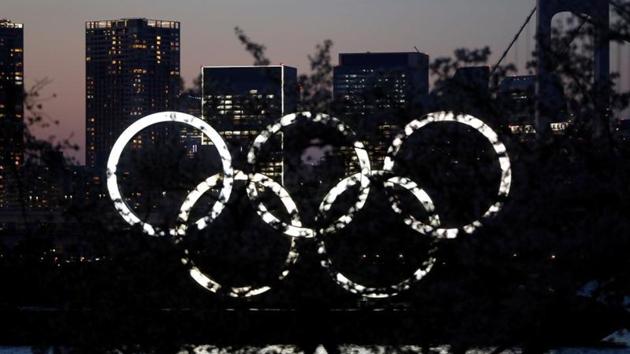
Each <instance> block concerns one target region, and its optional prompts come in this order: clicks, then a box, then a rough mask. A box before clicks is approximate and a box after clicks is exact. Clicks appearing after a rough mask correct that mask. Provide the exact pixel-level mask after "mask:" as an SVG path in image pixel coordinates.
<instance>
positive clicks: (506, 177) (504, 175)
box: [383, 112, 512, 239]
mask: <svg viewBox="0 0 630 354" xmlns="http://www.w3.org/2000/svg"><path fill="white" fill-rule="evenodd" d="M444 122H454V123H459V124H464V125H467V126H469V127H471V128H473V129H475V130H476V131H478V132H479V133H480V134H481V135H483V136H484V137H485V138H486V139H488V141H489V142H490V143H491V144H492V148H493V149H494V152H495V153H496V154H497V157H498V159H499V166H500V168H501V181H500V183H499V188H498V191H497V196H496V198H497V201H496V202H495V203H494V204H492V205H491V206H490V207H489V208H488V210H486V212H485V213H484V214H483V215H482V216H481V218H480V219H479V220H475V221H473V222H471V223H469V224H466V225H463V226H460V227H455V228H433V227H431V226H430V225H426V224H424V223H422V222H421V221H418V220H415V218H413V217H412V216H408V217H407V219H406V220H407V223H408V224H409V225H410V226H411V227H412V228H414V229H415V230H417V231H419V232H430V233H432V234H433V235H434V236H436V237H439V238H447V239H454V238H456V237H457V236H458V234H459V233H460V231H462V232H464V233H466V234H472V233H473V232H475V230H477V229H478V228H480V227H481V226H483V222H484V221H486V220H487V219H489V218H491V217H493V216H494V215H496V214H498V213H499V211H501V208H502V207H503V200H504V199H506V198H507V196H508V195H509V194H510V187H511V186H512V167H511V163H510V157H509V155H508V153H507V148H506V147H505V145H504V144H503V143H502V142H501V141H500V140H499V136H498V135H497V133H495V132H494V131H493V130H492V128H490V127H489V126H488V125H486V124H485V123H484V122H483V121H481V120H480V119H478V118H475V117H473V116H471V115H466V114H457V115H456V114H454V113H450V112H437V113H431V114H429V115H427V116H426V118H424V119H422V120H414V121H412V122H411V123H409V124H407V126H406V127H405V128H404V129H403V131H402V132H401V133H400V134H398V136H396V137H395V138H394V141H393V142H392V145H391V146H390V147H389V149H388V150H387V156H386V157H385V162H384V163H383V170H385V171H387V172H392V170H393V169H394V159H395V158H396V155H397V154H398V153H399V152H400V149H401V147H402V145H403V144H404V143H405V141H406V139H407V138H409V137H410V136H411V135H412V134H413V133H415V132H416V131H418V130H420V129H422V128H424V127H426V126H427V125H429V124H437V123H444ZM395 208H397V209H398V206H397V205H396V204H395Z"/></svg>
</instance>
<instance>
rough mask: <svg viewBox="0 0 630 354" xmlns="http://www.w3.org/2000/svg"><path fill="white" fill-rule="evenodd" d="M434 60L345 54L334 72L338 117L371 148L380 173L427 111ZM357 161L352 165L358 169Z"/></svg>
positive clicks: (408, 55)
mask: <svg viewBox="0 0 630 354" xmlns="http://www.w3.org/2000/svg"><path fill="white" fill-rule="evenodd" d="M428 75H429V57H428V56H427V55H425V54H422V53H411V52H410V53H342V54H339V65H338V66H336V67H335V68H334V71H333V97H334V107H335V108H334V109H335V113H336V115H338V116H339V117H340V118H342V119H344V120H345V121H347V122H350V123H351V124H352V125H353V126H354V127H356V129H357V130H358V133H359V135H360V136H361V138H362V139H363V140H365V142H366V144H367V149H368V153H369V155H370V160H371V162H372V167H373V168H374V169H380V168H382V164H383V160H384V157H385V155H386V153H387V148H388V147H389V145H390V144H391V141H392V139H393V137H394V136H395V134H396V133H398V131H399V130H400V129H401V128H402V127H404V125H405V124H406V123H408V122H409V121H411V120H413V119H414V118H418V116H419V115H420V114H421V113H422V111H423V108H422V102H423V99H424V98H426V96H427V95H428V91H429V76H428ZM356 167H357V164H356V163H352V165H351V166H348V169H349V170H350V171H355V170H356Z"/></svg>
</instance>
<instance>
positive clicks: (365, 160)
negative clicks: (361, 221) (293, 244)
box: [247, 112, 371, 238]
mask: <svg viewBox="0 0 630 354" xmlns="http://www.w3.org/2000/svg"><path fill="white" fill-rule="evenodd" d="M299 117H305V118H306V119H308V120H310V121H311V122H314V123H321V124H324V125H327V126H331V127H333V128H336V129H337V131H338V132H340V133H341V134H342V135H343V136H344V137H346V138H351V139H354V137H355V134H354V132H353V131H352V130H351V129H350V128H348V127H347V126H346V125H345V124H343V123H342V122H340V121H339V120H338V119H337V118H334V117H331V116H329V115H326V114H315V115H313V114H311V113H310V112H301V113H293V114H289V115H286V116H284V117H282V118H281V119H280V120H279V121H278V122H276V123H275V124H272V125H270V126H268V127H267V129H266V130H264V131H262V132H261V133H260V135H258V136H257V137H256V139H255V140H254V143H253V144H252V147H251V149H250V150H249V152H248V153H247V162H248V164H249V165H250V168H251V171H253V170H254V169H255V164H256V155H257V154H258V153H259V152H260V151H261V149H262V147H263V145H264V144H265V143H267V141H268V140H269V139H270V138H271V136H273V135H274V134H276V133H278V132H280V131H281V130H282V129H283V128H286V127H288V126H291V125H293V124H295V123H297V122H298V120H299ZM353 147H354V151H355V153H356V154H357V158H358V161H359V167H360V170H361V172H360V173H358V174H357V175H358V176H359V177H358V180H359V182H360V183H361V189H360V193H359V196H358V199H357V202H356V203H355V204H354V205H353V206H352V207H351V208H350V209H349V210H348V212H347V213H346V214H345V215H343V216H341V217H340V218H339V219H338V220H337V221H336V222H335V225H336V226H337V227H340V228H343V227H345V226H346V225H348V224H349V223H350V222H351V221H352V218H353V217H354V214H356V213H357V212H358V211H360V210H361V209H362V208H363V207H364V206H365V202H366V201H367V197H368V195H369V193H370V178H369V176H370V173H371V172H370V159H369V156H368V153H367V151H366V150H365V147H364V146H363V143H362V142H360V141H354V142H353ZM252 178H253V175H252V173H250V179H252ZM329 193H330V192H329ZM247 195H248V196H249V198H250V200H251V201H252V203H254V205H255V206H256V209H257V210H259V215H261V217H262V218H263V220H264V221H265V222H268V221H267V220H269V221H271V223H270V225H271V226H272V227H273V228H275V229H276V230H278V231H281V232H282V233H283V234H285V235H287V236H290V237H305V238H312V237H314V236H315V230H314V229H311V228H306V227H302V225H301V224H296V223H295V222H293V221H292V222H291V223H286V222H284V221H280V220H279V219H278V218H277V217H276V216H274V215H273V214H271V213H270V212H269V211H268V209H267V207H265V205H264V204H263V202H262V201H261V200H260V198H259V197H258V192H257V191H256V188H254V186H253V185H252V184H251V183H250V184H249V185H248V187H247ZM298 212H299V211H298V210H297V209H296V211H295V213H298Z"/></svg>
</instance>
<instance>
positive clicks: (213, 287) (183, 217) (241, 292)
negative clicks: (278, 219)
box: [176, 171, 299, 297]
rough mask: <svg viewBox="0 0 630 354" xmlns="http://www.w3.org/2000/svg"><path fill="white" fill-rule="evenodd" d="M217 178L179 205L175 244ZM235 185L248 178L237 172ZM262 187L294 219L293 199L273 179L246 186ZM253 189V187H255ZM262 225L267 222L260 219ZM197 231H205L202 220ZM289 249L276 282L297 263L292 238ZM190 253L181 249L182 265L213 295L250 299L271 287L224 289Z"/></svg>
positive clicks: (259, 179)
mask: <svg viewBox="0 0 630 354" xmlns="http://www.w3.org/2000/svg"><path fill="white" fill-rule="evenodd" d="M219 178H220V176H219V175H218V174H217V175H214V176H212V177H210V178H208V179H206V180H205V181H204V182H202V183H200V184H199V185H198V186H197V188H195V189H194V190H193V191H192V192H190V193H189V194H188V196H187V197H186V200H185V201H184V203H183V204H182V207H181V209H180V212H179V216H178V223H179V225H178V227H177V235H178V238H177V241H176V242H177V243H179V242H181V237H184V236H185V235H186V231H187V229H188V226H187V222H188V217H189V216H190V212H191V210H192V208H193V207H194V205H195V204H196V203H197V201H198V200H199V198H201V196H203V195H204V194H205V193H207V192H208V191H209V190H210V189H212V188H214V187H215V186H216V185H217V184H218V182H219ZM235 180H237V181H245V182H247V181H248V180H249V178H248V176H247V175H245V174H244V173H243V172H242V171H238V172H237V174H236V177H235ZM252 184H253V185H256V184H258V185H262V186H263V187H265V188H269V189H271V190H272V192H274V193H275V194H276V195H277V196H278V197H279V198H280V201H281V202H282V204H283V205H284V207H285V209H286V210H287V212H288V213H289V214H290V215H297V206H296V205H295V203H294V202H293V199H291V197H290V196H289V193H288V192H287V191H286V189H284V188H283V187H282V186H281V185H280V184H278V183H277V182H276V181H274V180H273V179H271V178H269V177H267V176H265V175H262V174H258V173H257V174H255V175H254V178H253V179H251V180H249V185H252ZM254 188H255V187H254ZM263 221H264V222H265V223H267V221H266V220H265V219H263ZM294 222H296V223H299V220H295V221H294ZM196 225H197V228H198V229H199V230H203V229H204V228H206V227H207V225H208V224H206V223H205V222H203V219H200V221H197V222H196ZM290 242H291V244H290V246H289V253H288V255H287V258H286V259H285V261H284V264H283V268H282V270H281V272H280V275H279V276H278V278H277V280H278V281H281V280H283V279H284V278H286V277H287V275H289V268H290V267H291V266H292V265H293V264H294V263H295V262H296V261H297V259H298V256H299V253H298V250H297V245H296V240H295V238H293V237H291V238H290ZM189 255H190V252H189V251H188V250H187V249H184V257H182V263H183V264H184V265H187V266H189V267H190V270H189V272H190V276H191V277H192V278H193V279H194V280H195V281H196V282H197V284H199V285H201V286H203V287H204V288H206V289H207V290H209V291H211V292H213V293H219V292H224V293H226V294H227V295H229V296H231V297H252V296H256V295H260V294H263V293H265V292H267V291H269V290H270V289H271V286H269V285H265V286H261V287H257V288H256V287H253V286H243V287H231V288H224V287H223V286H222V285H221V284H219V283H218V282H217V281H215V280H214V279H212V278H211V277H210V276H209V275H207V274H205V273H204V272H203V271H201V269H199V267H197V266H196V265H195V263H194V262H193V260H192V259H191V258H190V257H189Z"/></svg>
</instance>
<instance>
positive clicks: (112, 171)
mask: <svg viewBox="0 0 630 354" xmlns="http://www.w3.org/2000/svg"><path fill="white" fill-rule="evenodd" d="M165 122H175V123H182V124H186V125H188V126H191V127H193V128H196V129H198V130H200V131H201V133H202V134H203V135H205V136H206V137H207V138H208V139H210V141H212V143H213V144H214V146H215V147H216V148H217V151H218V152H219V156H220V158H221V166H222V168H223V175H222V180H223V186H222V188H221V192H220V193H219V198H218V200H217V201H216V203H215V204H214V205H213V206H212V212H211V213H210V214H209V215H207V216H205V217H204V219H203V220H204V221H203V222H205V223H209V222H212V220H214V219H215V218H216V217H217V216H219V214H221V211H222V210H223V208H224V207H225V203H226V202H227V200H228V199H229V198H230V194H231V193H232V184H233V183H234V171H233V170H232V157H231V156H230V151H229V150H228V147H227V145H226V144H225V141H223V139H222V138H221V136H220V135H219V133H217V131H216V130H214V128H212V127H211V126H210V125H209V124H208V123H206V122H204V121H203V120H201V119H199V118H196V117H194V116H191V115H189V114H186V113H180V112H161V113H155V114H151V115H148V116H146V117H144V118H141V119H139V120H137V121H136V122H134V123H133V124H132V125H130V126H129V127H128V128H127V129H125V131H123V132H122V134H121V135H120V137H118V139H117V140H116V142H115V143H114V146H113V147H112V150H111V152H110V154H109V158H108V159H107V190H108V191H109V197H110V198H111V200H112V201H113V202H114V207H115V208H116V211H118V214H120V216H121V217H122V218H123V220H125V221H126V222H127V223H128V224H129V225H131V226H134V225H137V224H140V225H141V226H142V230H143V231H144V232H145V233H146V234H148V235H149V236H164V235H166V232H165V231H164V230H160V229H159V228H157V227H155V226H153V225H151V224H149V223H147V222H144V221H142V220H140V218H139V217H138V216H137V215H136V214H135V213H134V212H133V211H132V210H131V208H130V207H129V205H128V204H127V202H126V201H125V199H124V198H123V197H122V195H121V193H120V189H119V188H118V177H117V176H116V171H117V169H118V162H119V160H120V156H121V155H122V152H123V150H124V148H125V146H127V144H128V143H129V141H131V139H133V137H134V136H136V135H137V134H138V133H140V132H141V131H142V130H144V129H146V128H148V127H150V126H152V125H155V124H158V123H165ZM169 233H171V234H172V233H173V230H170V232H169Z"/></svg>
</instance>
